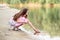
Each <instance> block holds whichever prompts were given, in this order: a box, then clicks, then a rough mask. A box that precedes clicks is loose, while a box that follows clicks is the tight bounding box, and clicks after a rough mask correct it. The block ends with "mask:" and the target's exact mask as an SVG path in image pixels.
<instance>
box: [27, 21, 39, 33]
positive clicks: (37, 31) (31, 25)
mask: <svg viewBox="0 0 60 40" xmlns="http://www.w3.org/2000/svg"><path fill="white" fill-rule="evenodd" d="M28 24H29V25H30V27H31V28H32V29H33V30H34V31H35V33H34V34H36V33H40V31H39V30H38V29H37V28H35V27H34V26H33V24H32V23H31V22H30V21H29V20H28Z"/></svg>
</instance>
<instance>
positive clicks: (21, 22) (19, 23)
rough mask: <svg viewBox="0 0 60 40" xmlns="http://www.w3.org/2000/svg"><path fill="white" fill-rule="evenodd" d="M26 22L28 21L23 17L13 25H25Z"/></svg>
mask: <svg viewBox="0 0 60 40" xmlns="http://www.w3.org/2000/svg"><path fill="white" fill-rule="evenodd" d="M27 22H28V20H27V19H26V18H25V17H20V18H18V19H17V23H16V24H15V26H20V25H22V24H24V23H27Z"/></svg>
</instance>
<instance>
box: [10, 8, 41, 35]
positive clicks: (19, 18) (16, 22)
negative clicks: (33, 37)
mask: <svg viewBox="0 0 60 40" xmlns="http://www.w3.org/2000/svg"><path fill="white" fill-rule="evenodd" d="M27 11H28V9H27V8H23V9H22V10H21V11H20V12H19V13H17V14H15V15H14V16H13V17H12V18H11V19H10V21H9V22H10V25H11V26H13V30H15V29H17V30H18V27H20V26H22V25H23V24H29V25H30V27H31V28H32V29H33V30H34V31H35V33H34V34H36V33H40V32H39V30H38V29H36V28H35V27H34V26H33V25H32V23H31V22H30V21H29V19H28V18H27Z"/></svg>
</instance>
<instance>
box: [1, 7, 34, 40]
mask: <svg viewBox="0 0 60 40" xmlns="http://www.w3.org/2000/svg"><path fill="white" fill-rule="evenodd" d="M18 11H19V10H17V9H14V8H9V7H6V8H5V7H2V8H1V7H0V40H35V39H34V38H32V37H31V36H29V35H28V34H27V33H25V32H23V31H12V30H9V24H8V21H9V19H10V18H11V17H12V15H14V14H15V13H17V12H18Z"/></svg>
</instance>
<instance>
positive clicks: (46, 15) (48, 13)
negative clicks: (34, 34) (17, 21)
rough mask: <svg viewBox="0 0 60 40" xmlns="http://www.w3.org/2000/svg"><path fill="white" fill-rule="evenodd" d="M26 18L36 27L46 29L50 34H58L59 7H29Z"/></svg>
mask: <svg viewBox="0 0 60 40" xmlns="http://www.w3.org/2000/svg"><path fill="white" fill-rule="evenodd" d="M28 18H29V19H30V21H31V22H32V23H33V25H34V26H36V28H39V29H40V30H44V31H48V32H49V33H50V34H51V35H60V8H58V7H53V8H44V7H41V8H37V9H36V8H35V9H33V10H32V9H31V10H30V11H29V13H28Z"/></svg>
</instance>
